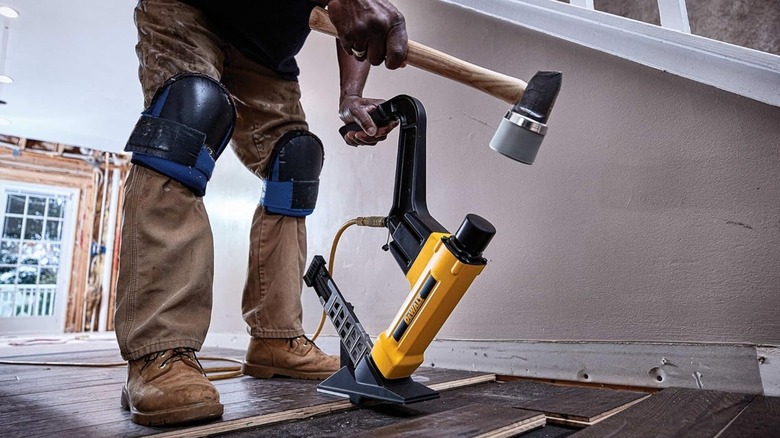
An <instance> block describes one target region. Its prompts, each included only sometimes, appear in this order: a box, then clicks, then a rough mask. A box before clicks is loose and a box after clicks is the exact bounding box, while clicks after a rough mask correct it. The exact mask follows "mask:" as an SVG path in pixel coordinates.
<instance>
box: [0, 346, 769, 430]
mask: <svg viewBox="0 0 780 438" xmlns="http://www.w3.org/2000/svg"><path fill="white" fill-rule="evenodd" d="M242 355H243V352H241V351H237V350H219V349H207V350H205V351H204V352H203V353H201V354H200V357H206V356H223V357H231V358H236V359H240V358H241V357H242ZM2 359H16V360H35V361H49V362H66V361H67V362H74V361H77V362H91V363H96V362H121V359H120V358H119V354H118V351H114V350H100V351H80V352H69V353H60V354H47V355H26V356H16V357H5V358H2ZM203 364H204V366H205V367H207V368H208V367H211V366H225V365H230V364H226V363H224V362H212V361H208V360H204V361H203ZM125 373H126V371H125V369H124V367H114V368H77V367H58V366H50V365H49V366H23V365H2V364H0V437H35V436H56V437H71V436H74V437H119V436H125V437H137V436H148V435H157V436H158V437H165V436H177V437H179V436H184V437H186V436H216V435H220V436H228V437H254V436H285V437H330V436H332V437H336V436H338V437H343V436H366V437H368V436H383V437H384V436H399V437H402V436H415V437H417V436H426V437H427V436H441V437H450V436H453V437H454V436H463V437H473V436H481V437H488V436H491V437H509V436H523V437H524V438H543V437H544V438H556V437H565V436H570V435H573V436H585V437H587V436H630V437H633V436H670V437H671V436H690V437H715V436H718V437H743V436H746V437H753V436H756V437H764V436H765V437H778V436H780V403H779V402H778V398H772V397H764V396H756V395H747V394H734V393H726V392H717V391H706V390H688V389H679V388H669V389H665V390H663V391H660V392H658V393H655V394H650V393H649V392H644V391H639V390H636V391H634V390H614V389H601V388H595V387H582V386H569V385H562V384H557V385H553V384H549V383H540V382H534V381H527V380H506V381H502V380H498V381H497V380H496V379H495V376H494V375H491V374H486V373H473V372H465V371H454V370H443V369H438V368H436V369H432V368H421V369H420V370H419V372H418V373H416V374H415V379H416V380H418V381H421V382H423V383H425V384H426V385H428V386H431V387H433V388H434V389H437V390H439V391H441V398H439V399H436V400H431V401H427V402H422V403H417V404H413V405H408V406H399V405H389V404H379V403H373V404H366V405H361V406H353V405H351V404H350V403H349V401H347V400H345V399H342V398H340V397H336V396H333V395H329V394H323V393H319V392H317V391H316V384H317V382H312V381H300V380H292V379H276V378H275V379H268V380H258V379H253V378H249V377H244V376H242V377H239V378H234V379H228V380H219V381H216V382H215V384H216V385H217V387H218V388H219V390H220V394H221V396H222V402H223V404H225V414H224V416H223V418H222V419H220V420H218V421H215V422H211V423H206V424H199V425H197V424H196V425H191V426H189V427H179V428H170V427H169V428H148V427H143V426H139V425H136V424H134V423H132V422H131V421H130V415H129V413H127V412H126V411H124V410H122V409H121V408H120V407H119V392H120V389H121V387H122V384H123V382H124V379H125Z"/></svg>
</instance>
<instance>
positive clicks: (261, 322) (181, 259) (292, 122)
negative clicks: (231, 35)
mask: <svg viewBox="0 0 780 438" xmlns="http://www.w3.org/2000/svg"><path fill="white" fill-rule="evenodd" d="M135 21H136V26H137V28H138V38H139V41H138V45H137V46H136V52H137V54H138V59H139V62H140V67H139V78H140V81H141V85H142V88H143V93H144V99H145V103H144V106H145V107H148V106H149V104H150V102H151V99H152V97H153V96H154V93H155V91H156V90H157V88H158V87H160V86H161V85H162V84H163V82H165V81H166V80H167V79H168V78H170V77H172V76H174V75H176V74H178V73H202V74H205V75H208V76H210V77H212V78H214V79H217V80H219V81H221V82H222V83H223V84H224V85H225V86H226V87H227V89H228V90H229V91H230V92H231V94H232V95H233V98H234V100H235V104H236V111H237V121H236V128H235V131H234V133H233V138H232V147H233V150H234V152H235V154H236V156H237V157H238V158H239V160H240V161H241V162H242V163H243V164H244V165H245V166H246V167H247V168H248V169H249V170H250V171H251V172H252V173H254V174H255V175H257V176H258V177H265V176H266V175H265V169H266V167H267V161H268V159H269V155H270V153H271V150H272V148H273V146H274V145H275V143H276V141H277V140H278V139H279V138H280V137H281V136H282V135H284V134H285V133H286V132H288V131H291V130H305V129H307V124H306V121H305V116H304V112H303V108H302V107H301V103H300V89H299V87H298V83H297V82H294V81H288V80H283V79H280V78H279V77H278V76H277V75H276V74H275V73H273V72H272V71H271V70H269V69H266V68H264V67H262V66H260V65H259V64H257V63H254V62H252V61H250V60H249V59H247V58H245V57H244V56H243V55H241V54H240V53H239V52H238V51H237V50H236V49H235V48H234V47H232V46H230V45H229V44H228V43H227V42H226V41H223V40H222V39H221V38H220V37H219V36H218V35H217V34H215V33H214V32H212V30H211V29H210V28H209V25H208V21H207V20H206V19H205V18H204V17H203V14H202V13H201V12H200V11H199V10H198V9H196V8H193V7H191V6H189V5H187V4H184V3H181V2H178V1H175V0H143V1H141V2H139V4H138V6H137V7H136V10H135ZM217 166H219V162H217ZM258 183H259V182H258ZM305 261H306V225H305V219H304V218H294V217H288V216H278V215H269V214H266V213H265V212H264V210H263V207H258V208H257V209H256V211H255V214H254V218H253V220H252V228H251V233H250V246H249V267H248V272H247V280H246V283H245V286H244V292H243V298H242V303H241V306H242V312H243V315H244V320H245V321H246V323H247V325H248V326H249V332H250V335H252V336H254V337H266V338H291V337H296V336H300V335H302V334H303V333H304V332H303V328H302V324H301V319H302V308H301V296H300V294H301V288H302V279H301V278H302V276H303V273H304V272H303V270H304V263H305ZM213 277H214V247H213V237H212V232H211V227H210V225H209V219H208V216H207V214H206V209H205V208H204V205H203V199H202V198H200V197H198V196H195V195H194V194H193V193H192V192H190V191H189V190H188V189H186V188H185V187H184V186H182V185H181V184H179V183H178V182H176V181H174V180H172V179H170V178H168V177H166V176H164V175H162V174H159V173H157V172H155V171H153V170H150V169H147V168H144V167H141V166H133V167H132V168H131V169H130V173H129V175H128V178H127V182H126V186H125V205H124V217H123V226H122V243H121V248H120V261H119V279H118V285H117V305H116V314H115V319H114V321H115V326H116V335H117V340H118V342H119V347H120V351H121V354H122V357H123V358H124V359H125V360H136V359H139V358H141V357H142V356H145V355H147V354H149V353H153V352H156V351H161V350H166V349H170V348H174V347H187V348H194V349H196V350H198V349H200V347H201V345H202V344H203V340H204V339H205V337H206V332H207V331H208V327H209V322H210V318H211V303H212V282H213ZM220 292H222V291H217V294H218V295H219V294H220Z"/></svg>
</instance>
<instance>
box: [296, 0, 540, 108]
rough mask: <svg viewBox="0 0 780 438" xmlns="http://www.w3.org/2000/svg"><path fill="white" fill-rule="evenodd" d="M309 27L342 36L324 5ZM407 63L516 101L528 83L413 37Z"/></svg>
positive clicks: (507, 99)
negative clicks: (432, 46) (465, 59)
mask: <svg viewBox="0 0 780 438" xmlns="http://www.w3.org/2000/svg"><path fill="white" fill-rule="evenodd" d="M309 27H311V28H312V29H314V30H316V31H318V32H322V33H324V34H327V35H331V36H334V37H337V38H338V32H336V28H335V27H334V26H333V23H331V21H330V17H328V12H327V11H326V10H325V9H323V8H321V7H316V8H314V10H313V11H312V13H311V16H310V17H309ZM406 64H408V65H411V66H414V67H417V68H419V69H422V70H425V71H427V72H430V73H433V74H436V75H439V76H443V77H445V78H447V79H451V80H453V81H456V82H460V83H461V84H465V85H468V86H470V87H474V88H476V89H477V90H480V91H483V92H485V93H487V94H489V95H491V96H493V97H496V98H498V99H501V100H503V101H504V102H507V103H510V104H512V105H514V104H516V103H517V102H518V101H520V97H521V96H522V95H523V91H525V87H526V85H527V84H526V83H525V82H523V81H521V80H520V79H517V78H513V77H511V76H507V75H505V74H502V73H498V72H494V71H492V70H488V69H486V68H483V67H480V66H478V65H474V64H471V63H469V62H466V61H463V60H461V59H458V58H456V57H454V56H450V55H448V54H446V53H443V52H440V51H438V50H436V49H432V48H430V47H427V46H424V45H422V44H420V43H417V42H415V41H411V40H410V41H409V51H408V52H407V56H406Z"/></svg>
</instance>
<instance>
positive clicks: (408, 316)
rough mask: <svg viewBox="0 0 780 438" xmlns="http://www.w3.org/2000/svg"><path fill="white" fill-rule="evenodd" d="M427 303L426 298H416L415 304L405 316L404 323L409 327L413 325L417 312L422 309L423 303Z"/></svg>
mask: <svg viewBox="0 0 780 438" xmlns="http://www.w3.org/2000/svg"><path fill="white" fill-rule="evenodd" d="M424 301H425V298H423V297H421V296H419V295H418V296H417V298H415V300H414V302H413V303H412V305H411V306H409V310H407V311H406V315H404V322H405V323H406V324H407V325H408V324H411V323H412V320H413V319H414V315H416V314H417V311H418V310H420V307H422V303H423V302H424Z"/></svg>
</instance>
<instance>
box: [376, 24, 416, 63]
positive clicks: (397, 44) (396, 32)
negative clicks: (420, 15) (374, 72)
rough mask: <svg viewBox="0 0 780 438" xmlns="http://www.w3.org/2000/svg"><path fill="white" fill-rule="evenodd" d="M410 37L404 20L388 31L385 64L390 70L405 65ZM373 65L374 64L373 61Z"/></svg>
mask: <svg viewBox="0 0 780 438" xmlns="http://www.w3.org/2000/svg"><path fill="white" fill-rule="evenodd" d="M408 42H409V37H408V36H407V34H406V26H405V24H404V23H403V21H402V22H401V23H399V24H397V25H395V26H393V27H392V28H391V29H390V31H389V32H388V33H387V51H386V53H385V66H386V67H387V68H389V69H390V70H394V69H396V68H398V67H403V65H404V63H405V62H406V53H407V48H408ZM372 64H373V65H377V64H374V63H373V62H372Z"/></svg>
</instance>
